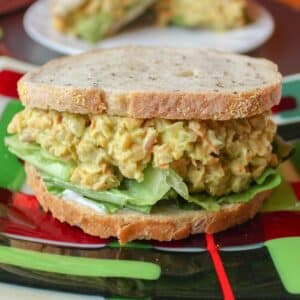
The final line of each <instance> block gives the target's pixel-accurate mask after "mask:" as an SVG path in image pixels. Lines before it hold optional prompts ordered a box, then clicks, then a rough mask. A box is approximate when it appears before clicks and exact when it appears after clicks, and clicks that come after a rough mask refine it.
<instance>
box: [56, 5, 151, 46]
mask: <svg viewBox="0 0 300 300" xmlns="http://www.w3.org/2000/svg"><path fill="white" fill-rule="evenodd" d="M153 3H154V0H121V1H120V0H119V1H116V0H102V1H100V0H52V2H51V16H52V24H53V27H54V28H55V29H56V30H57V31H59V32H63V33H69V34H71V35H74V36H77V37H80V38H82V39H85V40H87V41H89V42H92V43H95V42H97V41H98V40H101V39H103V38H104V37H106V36H108V35H111V34H113V33H115V32H117V31H118V30H120V29H121V28H122V27H123V26H125V25H126V24H128V23H129V22H131V21H132V20H134V19H136V18H137V17H138V16H140V15H141V14H142V13H143V12H144V11H145V10H146V9H147V8H148V7H149V6H150V5H152V4H153Z"/></svg>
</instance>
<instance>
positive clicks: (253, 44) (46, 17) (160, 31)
mask: <svg viewBox="0 0 300 300" xmlns="http://www.w3.org/2000/svg"><path fill="white" fill-rule="evenodd" d="M249 14H250V16H252V18H253V19H254V20H255V21H254V22H253V23H251V24H249V25H248V26H246V27H244V28H242V29H233V30H229V31H227V32H224V33H218V32H214V31H211V30H205V29H199V30H189V29H183V28H179V27H167V28H158V27H154V26H147V27H145V26H144V27H141V26H138V27H136V28H130V30H129V29H127V30H126V29H125V30H123V31H122V32H121V33H118V34H116V35H115V36H112V37H109V38H106V39H104V40H102V41H101V42H99V43H97V44H94V45H92V44H89V43H87V42H85V41H83V40H80V39H78V38H74V37H71V36H67V35H63V34H61V33H58V32H56V31H54V30H53V28H52V27H51V17H50V9H49V0H39V1H37V2H36V3H34V4H33V5H32V6H31V7H30V8H29V9H28V10H27V12H26V13H25V16H24V27H25V30H26V32H27V33H28V35H29V36H30V37H31V38H32V39H33V40H35V41H36V42H38V43H40V44H42V45H44V46H45V47H47V48H50V49H52V50H55V51H58V52H61V53H65V54H77V53H80V52H83V51H86V50H89V49H91V48H101V47H118V46H124V45H142V46H177V47H178V45H180V46H181V47H197V48H211V49H217V50H223V51H232V52H249V51H251V50H253V49H255V48H257V47H259V46H260V45H262V44H263V43H264V42H265V41H266V40H267V39H268V38H269V37H270V36H271V35H272V33H273V30H274V21H273V18H272V16H271V14H270V13H269V12H268V11H267V10H266V9H265V8H263V6H261V5H259V4H257V3H255V2H252V1H251V2H250V5H249Z"/></svg>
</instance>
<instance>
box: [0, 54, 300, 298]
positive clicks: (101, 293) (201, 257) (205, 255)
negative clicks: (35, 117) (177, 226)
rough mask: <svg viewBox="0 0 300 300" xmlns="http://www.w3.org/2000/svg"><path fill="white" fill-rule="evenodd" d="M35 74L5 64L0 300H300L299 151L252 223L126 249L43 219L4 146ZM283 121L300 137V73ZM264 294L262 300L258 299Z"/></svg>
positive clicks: (286, 98)
mask: <svg viewBox="0 0 300 300" xmlns="http://www.w3.org/2000/svg"><path fill="white" fill-rule="evenodd" d="M32 68H33V66H31V65H27V64H23V63H20V62H16V61H14V60H12V59H7V58H0V166H1V168H0V187H1V188H0V295H1V296H0V298H1V297H2V296H3V297H4V299H41V298H43V299H45V300H47V299H58V298H59V299H71V298H72V299H86V300H88V299H91V300H92V299H104V298H105V299H116V298H118V299H132V298H135V299H136V298H139V299H152V297H153V298H155V299H166V298H167V299H223V298H225V299H234V298H236V299H249V295H253V298H255V299H275V300H279V299H280V300H281V299H300V285H299V278H300V271H299V270H300V252H299V249H300V151H299V150H300V142H297V141H295V142H294V143H295V147H296V148H297V149H298V152H296V154H295V155H294V156H293V157H292V159H291V160H289V161H288V162H286V163H285V164H284V165H283V166H282V168H281V174H282V177H283V181H282V184H281V185H280V186H279V187H278V188H277V189H276V190H275V191H274V192H273V193H272V195H271V197H270V198H269V199H268V200H267V201H266V202H265V204H264V206H263V208H262V209H261V211H260V213H259V214H258V215H257V216H256V217H255V218H254V219H253V220H252V221H249V222H248V223H245V224H243V225H240V226H237V227H235V228H233V229H230V230H227V231H225V232H222V233H218V234H214V235H209V234H206V235H203V234H198V235H194V236H192V237H190V238H188V239H185V240H181V241H176V242H157V241H143V242H142V241H136V242H131V243H128V244H126V245H123V246H120V245H119V244H118V242H117V241H116V240H114V239H99V238H96V237H92V236H89V235H87V234H85V233H83V232H82V231H81V230H80V229H78V228H77V227H72V226H69V225H68V224H66V223H61V222H59V221H57V220H55V219H54V218H52V216H51V215H50V214H47V213H45V212H43V211H42V210H41V209H40V207H39V205H38V202H37V200H36V198H35V197H34V196H33V195H32V193H31V191H30V190H29V189H28V187H27V186H26V184H25V174H24V169H23V165H22V163H21V162H20V161H18V160H17V159H16V158H15V157H14V156H13V155H12V154H10V153H9V152H8V151H7V149H6V148H5V146H4V143H3V139H4V136H5V135H6V134H7V133H6V128H7V124H8V123H9V121H10V120H11V118H12V117H13V115H14V114H15V113H16V112H17V111H19V110H20V109H22V105H21V104H20V102H19V101H18V100H17V99H16V97H17V91H16V83H17V80H18V79H19V78H20V77H21V76H22V73H23V72H25V71H26V70H28V69H32ZM273 112H274V118H275V120H276V122H277V123H278V125H279V131H281V134H282V136H283V137H289V139H294V140H295V139H296V138H298V139H299V137H300V74H298V75H294V76H289V77H287V78H285V79H284V85H283V98H282V102H281V104H280V105H279V106H277V107H275V108H274V110H273ZM254 293H255V294H254Z"/></svg>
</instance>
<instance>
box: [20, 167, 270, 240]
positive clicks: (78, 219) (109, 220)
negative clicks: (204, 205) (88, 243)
mask: <svg viewBox="0 0 300 300" xmlns="http://www.w3.org/2000/svg"><path fill="white" fill-rule="evenodd" d="M25 170H26V173H27V182H28V185H29V186H30V187H31V188H32V190H33V191H34V193H35V195H36V197H37V199H38V201H39V203H40V204H41V206H42V208H43V209H44V211H46V212H48V211H49V212H51V214H52V215H53V216H54V217H55V218H57V219H58V220H60V221H61V222H67V223H69V224H70V225H75V226H79V227H80V228H81V229H82V230H83V231H84V232H86V233H88V234H90V235H94V236H99V237H101V238H108V237H117V238H118V239H119V241H120V243H126V242H129V241H132V240H135V239H146V240H150V239H153V240H159V241H171V240H179V239H183V238H185V237H188V236H189V235H191V234H195V233H202V232H207V233H215V232H218V231H222V230H225V229H227V228H229V227H232V226H234V225H237V224H241V223H243V222H245V221H247V220H248V219H250V218H252V217H253V216H254V215H255V214H256V213H257V211H258V210H259V208H260V206H261V204H262V202H263V201H264V199H266V198H267V197H268V196H269V195H270V193H271V191H265V192H262V193H260V194H258V195H256V197H255V198H253V199H252V200H251V201H249V202H247V203H240V204H226V205H224V206H222V208H221V209H220V210H219V211H216V212H214V211H206V210H197V211H189V210H182V209H179V208H177V207H176V206H170V205H168V206H167V205H166V206H164V207H163V206H162V207H159V209H154V210H153V212H152V213H151V214H149V215H147V214H143V213H139V212H135V211H129V210H123V211H121V212H118V213H114V214H101V213H100V212H98V211H96V210H93V209H92V208H90V207H88V206H85V205H82V204H80V203H77V202H73V201H66V200H64V199H62V198H59V197H57V196H55V195H53V194H50V193H49V192H48V191H47V189H46V186H45V184H44V182H43V180H42V178H41V176H40V175H39V172H38V171H37V170H36V169H35V168H34V167H33V166H31V165H29V164H28V163H26V164H25Z"/></svg>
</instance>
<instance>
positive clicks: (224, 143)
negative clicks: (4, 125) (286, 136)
mask: <svg viewBox="0 0 300 300" xmlns="http://www.w3.org/2000/svg"><path fill="white" fill-rule="evenodd" d="M281 81H282V77H281V75H280V73H279V72H278V69H277V66H276V65H275V64H273V63H272V62H270V61H268V60H265V59H257V58H250V57H247V56H241V55H236V54H228V53H223V52H217V51H208V50H199V49H180V48H179V49H177V48H151V47H149V48H148V47H123V48H113V49H102V50H96V51H92V52H87V53H84V54H80V55H78V56H71V57H63V58H59V59H56V60H53V61H51V62H49V63H47V64H46V65H44V66H42V67H40V68H38V69H37V70H34V71H32V72H29V73H27V74H26V75H25V76H24V77H23V78H21V80H20V81H19V82H18V92H19V95H20V100H21V102H22V103H23V104H24V106H25V109H24V110H23V111H21V112H20V113H18V114H17V115H15V117H14V118H13V120H12V121H11V123H10V124H9V126H8V132H9V134H10V136H9V137H7V138H6V140H5V142H6V145H7V147H8V149H9V150H10V151H11V152H12V153H14V154H15V155H16V156H18V157H19V158H20V159H22V160H24V161H25V169H26V173H27V181H28V184H29V186H30V187H31V188H32V190H33V191H34V193H35V195H36V197H37V199H38V200H39V203H40V204H41V207H42V208H43V209H44V210H45V211H49V212H50V213H52V215H53V216H54V217H55V218H57V219H59V220H60V221H62V222H67V223H69V224H71V225H76V226H79V227H80V228H82V230H83V231H85V232H86V233H88V234H91V235H95V236H99V237H101V238H109V237H117V238H118V239H119V241H120V242H121V243H126V242H128V241H131V240H135V239H154V240H160V241H170V240H178V239H183V238H186V237H188V236H189V235H191V234H196V233H202V232H207V233H214V232H218V231H222V230H225V229H227V228H229V227H231V226H234V225H236V224H240V223H243V222H245V221H247V220H249V219H250V218H252V217H253V216H254V215H255V214H256V213H257V211H258V210H259V208H260V206H261V205H262V203H263V201H264V199H266V198H267V197H268V196H269V195H270V193H271V190H272V189H273V188H275V187H276V186H278V185H279V184H280V182H281V179H280V175H279V174H278V172H277V170H276V169H277V167H278V165H279V164H280V162H281V161H283V160H284V159H286V158H287V157H288V156H289V155H290V152H291V149H290V147H289V146H288V145H287V144H286V143H284V142H283V141H282V140H281V139H280V138H279V137H277V135H276V125H275V124H274V122H273V121H272V118H271V112H270V110H271V107H272V106H273V105H276V104H278V103H279V101H280V97H281Z"/></svg>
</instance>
